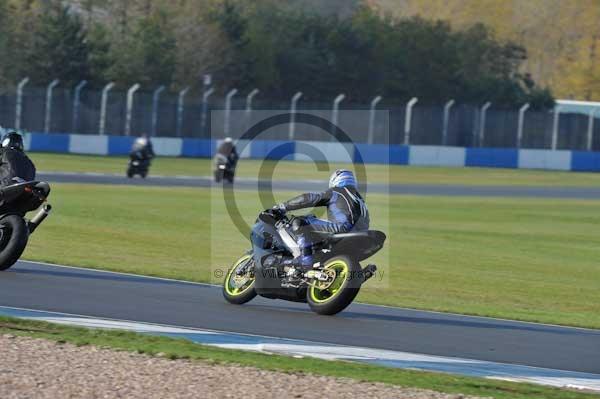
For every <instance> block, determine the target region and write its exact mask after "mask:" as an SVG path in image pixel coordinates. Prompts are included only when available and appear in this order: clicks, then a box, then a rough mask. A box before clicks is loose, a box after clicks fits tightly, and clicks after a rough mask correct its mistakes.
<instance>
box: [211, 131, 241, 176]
mask: <svg viewBox="0 0 600 399" xmlns="http://www.w3.org/2000/svg"><path fill="white" fill-rule="evenodd" d="M217 154H219V155H223V156H224V157H225V158H227V162H228V163H229V165H228V166H229V168H231V169H235V167H236V165H237V161H238V159H240V156H239V155H238V153H237V149H236V148H235V144H234V143H233V139H232V138H231V137H225V139H224V140H223V142H222V143H221V145H220V146H219V148H218V149H217Z"/></svg>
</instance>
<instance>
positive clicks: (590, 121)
mask: <svg viewBox="0 0 600 399" xmlns="http://www.w3.org/2000/svg"><path fill="white" fill-rule="evenodd" d="M596 111H598V109H593V108H592V110H591V111H590V114H589V117H588V128H587V150H588V151H592V146H593V144H594V119H595V114H596Z"/></svg>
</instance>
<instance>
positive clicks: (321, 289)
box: [306, 256, 362, 316]
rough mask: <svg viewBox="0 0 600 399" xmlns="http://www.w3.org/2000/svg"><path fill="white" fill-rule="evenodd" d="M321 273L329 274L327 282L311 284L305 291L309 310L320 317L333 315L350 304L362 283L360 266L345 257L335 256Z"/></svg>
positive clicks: (326, 263)
mask: <svg viewBox="0 0 600 399" xmlns="http://www.w3.org/2000/svg"><path fill="white" fill-rule="evenodd" d="M323 271H324V272H326V273H328V274H330V276H331V279H330V280H329V281H328V282H313V285H311V286H310V287H309V288H308V290H307V291H306V301H307V302H308V306H310V308H311V310H312V311H313V312H315V313H318V314H321V315H329V316H330V315H334V314H336V313H339V312H341V311H342V310H344V309H346V307H347V306H348V305H350V304H351V303H352V301H353V300H354V298H356V295H358V291H359V290H360V286H361V283H362V281H361V280H360V271H361V269H360V265H359V263H358V262H356V261H354V260H352V259H350V258H349V257H347V256H336V257H334V258H331V259H329V260H328V261H327V262H325V266H324V267H323Z"/></svg>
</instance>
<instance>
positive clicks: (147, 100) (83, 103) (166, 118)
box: [0, 80, 600, 150]
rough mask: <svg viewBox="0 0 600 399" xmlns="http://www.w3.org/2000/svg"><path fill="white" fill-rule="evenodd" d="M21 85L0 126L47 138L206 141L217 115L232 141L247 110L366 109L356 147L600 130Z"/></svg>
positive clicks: (397, 110)
mask: <svg viewBox="0 0 600 399" xmlns="http://www.w3.org/2000/svg"><path fill="white" fill-rule="evenodd" d="M27 83H28V81H27V80H23V81H22V82H21V83H20V84H19V86H18V87H17V90H15V91H12V92H8V93H5V94H3V95H0V125H2V126H4V127H13V128H17V129H21V130H26V131H32V132H47V133H79V134H111V135H138V134H141V133H147V134H150V135H152V136H162V137H199V138H208V137H210V136H211V118H210V112H211V111H213V110H220V111H223V110H224V111H225V112H224V113H223V114H224V115H225V117H224V120H223V123H222V124H221V123H219V124H216V125H214V124H213V126H212V132H213V136H214V135H215V133H216V135H220V134H221V133H222V135H231V136H233V137H239V136H240V135H241V134H242V133H243V131H244V130H245V129H246V128H247V127H248V126H250V125H251V124H252V123H253V122H255V120H254V119H253V111H254V110H257V109H269V110H278V109H281V110H282V111H290V112H301V111H302V110H315V109H320V110H331V115H332V118H334V119H335V118H339V120H340V122H342V120H343V118H351V117H352V116H351V115H352V113H350V112H341V111H346V110H369V111H370V114H369V115H371V117H370V118H363V119H362V120H356V121H351V123H344V125H345V126H352V129H354V130H355V131H353V132H349V133H350V134H349V135H350V137H352V138H353V139H355V140H358V141H360V142H368V143H381V144H413V145H415V144H417V145H418V144H422V145H449V146H462V147H510V148H515V147H517V148H545V149H570V150H600V123H598V121H597V120H596V118H595V114H594V113H590V114H589V115H585V114H580V113H565V112H563V113H560V111H557V110H545V111H534V110H531V109H529V105H528V104H524V105H523V106H522V107H520V108H519V109H497V108H495V107H494V105H493V104H490V103H485V104H481V105H472V104H457V103H455V102H454V101H453V100H450V101H448V102H447V103H445V104H441V105H439V106H430V105H421V104H419V102H418V100H417V99H416V98H415V99H412V100H411V101H409V102H408V103H406V104H402V105H389V104H386V103H385V99H383V101H382V99H381V98H380V97H376V98H374V99H373V101H371V102H370V103H368V104H353V103H351V102H350V101H348V100H347V99H346V98H345V97H344V96H343V95H340V96H337V97H336V98H335V99H332V101H331V102H329V103H323V102H311V101H307V100H305V99H304V98H303V97H302V94H301V93H296V94H295V95H294V96H293V97H292V98H290V100H289V101H279V100H278V101H270V100H269V99H265V98H262V97H261V96H260V92H259V91H258V90H253V91H252V92H250V93H238V92H237V91H236V90H231V91H229V92H228V93H226V94H225V95H216V94H213V90H212V89H210V88H207V89H206V90H205V91H204V93H203V94H202V95H195V96H193V95H191V94H190V93H188V89H184V90H182V91H180V92H178V93H169V92H167V91H166V90H165V88H164V87H157V88H155V89H153V90H152V91H146V90H144V89H143V88H139V86H132V87H131V88H129V89H128V90H119V89H116V88H115V87H114V86H113V85H111V84H109V85H107V86H105V87H104V88H103V89H102V90H92V89H87V87H86V82H82V83H81V84H79V85H77V86H76V87H75V88H61V87H60V86H59V84H58V83H59V82H56V81H55V82H51V83H50V84H49V85H48V86H47V87H44V88H39V87H30V86H28V85H27ZM557 109H558V108H557ZM229 110H244V111H245V114H244V115H246V117H247V118H244V120H243V121H240V120H239V119H235V118H232V117H231V116H230V115H231V113H230V112H229ZM375 110H387V111H389V114H388V115H389V132H388V130H387V129H388V124H387V121H386V123H384V122H383V121H381V120H379V119H380V118H378V117H377V115H378V113H377V112H375ZM235 115H239V113H235ZM361 115H365V113H361ZM599 116H600V115H599ZM234 119H235V120H234ZM346 122H348V121H346ZM216 130H219V132H216ZM388 133H389V134H388ZM272 138H274V139H281V140H287V139H290V138H292V139H301V140H311V139H314V135H313V134H311V132H308V131H306V130H302V129H297V130H296V131H295V136H294V137H289V134H288V132H287V131H281V133H280V137H272Z"/></svg>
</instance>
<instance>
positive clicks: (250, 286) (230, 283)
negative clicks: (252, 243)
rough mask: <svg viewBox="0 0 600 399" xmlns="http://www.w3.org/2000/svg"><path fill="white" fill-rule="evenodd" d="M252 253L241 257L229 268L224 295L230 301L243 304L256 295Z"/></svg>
mask: <svg viewBox="0 0 600 399" xmlns="http://www.w3.org/2000/svg"><path fill="white" fill-rule="evenodd" d="M252 262H254V259H253V258H252V254H251V253H247V254H245V255H243V256H242V257H241V258H239V259H238V260H237V261H236V262H235V263H234V264H233V266H232V267H231V268H230V269H229V270H228V272H227V275H226V276H225V281H224V282H223V297H225V300H227V302H229V303H233V304H235V305H241V304H244V303H246V302H249V301H251V300H252V299H254V297H255V296H256V291H255V290H254V281H255V278H254V267H253V264H252Z"/></svg>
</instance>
